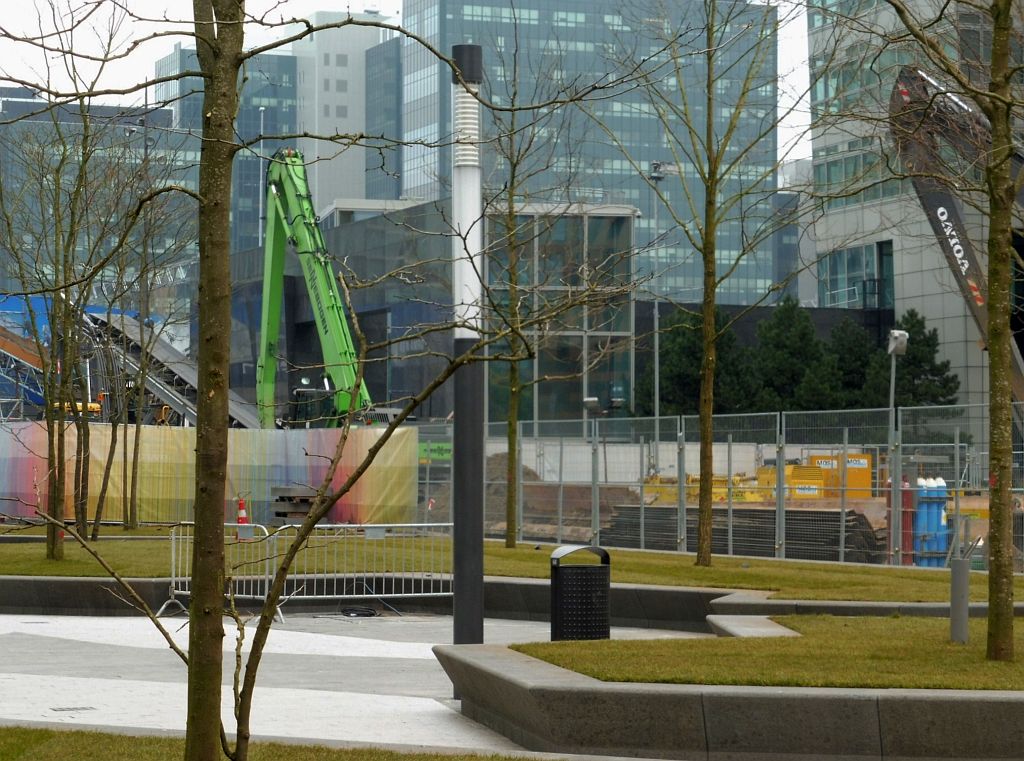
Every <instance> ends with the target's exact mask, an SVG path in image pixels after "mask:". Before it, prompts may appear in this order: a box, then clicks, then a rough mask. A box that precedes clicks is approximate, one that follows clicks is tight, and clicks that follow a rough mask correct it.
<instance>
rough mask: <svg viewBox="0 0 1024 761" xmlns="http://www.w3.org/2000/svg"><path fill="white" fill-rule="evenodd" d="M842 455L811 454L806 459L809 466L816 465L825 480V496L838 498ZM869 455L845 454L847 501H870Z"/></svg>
mask: <svg viewBox="0 0 1024 761" xmlns="http://www.w3.org/2000/svg"><path fill="white" fill-rule="evenodd" d="M842 457H843V455H842V454H834V455H825V454H812V455H811V456H810V457H808V458H807V459H808V462H809V464H811V465H817V466H818V467H819V468H821V472H822V474H823V475H824V479H825V496H826V497H838V496H839V492H840V489H841V487H842V477H843V471H842V467H841V466H842ZM871 496H872V495H871V455H870V454H863V453H859V452H858V453H856V454H854V453H847V455H846V497H847V499H871Z"/></svg>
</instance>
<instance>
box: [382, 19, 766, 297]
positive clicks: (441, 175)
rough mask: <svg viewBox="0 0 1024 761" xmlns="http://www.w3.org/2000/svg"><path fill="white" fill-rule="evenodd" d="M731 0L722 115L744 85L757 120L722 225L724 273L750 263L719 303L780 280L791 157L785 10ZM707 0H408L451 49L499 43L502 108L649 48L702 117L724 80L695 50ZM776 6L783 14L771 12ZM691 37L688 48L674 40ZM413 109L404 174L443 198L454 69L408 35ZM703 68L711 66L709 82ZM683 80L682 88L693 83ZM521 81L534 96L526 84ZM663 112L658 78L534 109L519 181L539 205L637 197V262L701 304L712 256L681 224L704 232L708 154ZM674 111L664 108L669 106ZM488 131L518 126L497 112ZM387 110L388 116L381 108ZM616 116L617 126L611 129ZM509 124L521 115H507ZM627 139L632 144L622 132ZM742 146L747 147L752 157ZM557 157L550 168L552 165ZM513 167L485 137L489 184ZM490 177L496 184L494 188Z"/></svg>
mask: <svg viewBox="0 0 1024 761" xmlns="http://www.w3.org/2000/svg"><path fill="white" fill-rule="evenodd" d="M725 6H728V10H726V11H722V12H723V14H724V13H730V14H731V16H732V17H731V18H730V20H729V24H730V29H729V35H728V40H729V43H728V44H727V45H723V46H722V47H721V50H720V51H718V54H717V60H716V66H717V67H718V70H719V71H720V72H725V73H724V74H723V75H722V76H720V77H718V78H716V79H715V81H714V83H713V87H714V95H715V99H714V104H715V105H714V106H713V107H714V108H715V109H716V113H715V114H713V119H714V124H715V125H716V131H717V132H718V133H719V134H722V132H723V131H724V129H725V126H726V124H727V122H728V120H729V118H730V116H731V115H732V114H733V113H734V111H736V110H737V109H736V108H734V107H733V106H732V105H731V104H734V103H736V102H738V101H737V99H738V97H739V93H740V91H741V90H742V91H744V92H745V94H746V96H747V98H748V99H747V101H746V102H745V104H744V105H743V109H744V110H743V118H741V119H740V120H739V122H738V124H737V129H736V132H735V134H734V135H733V137H732V139H731V145H732V146H733V149H732V150H731V151H730V153H729V155H727V157H726V158H727V159H728V160H733V159H737V158H738V159H739V160H738V161H736V163H735V165H734V166H733V168H732V170H731V172H730V175H729V178H728V179H727V186H726V187H725V189H724V191H723V193H724V195H726V196H728V195H730V194H732V195H737V194H744V191H749V192H747V193H745V195H746V200H745V201H743V202H740V203H737V204H736V205H735V206H734V208H733V209H732V211H730V212H729V213H727V214H725V215H724V216H723V219H722V220H721V221H720V222H721V223H720V226H719V232H718V235H717V237H716V241H717V245H718V249H719V250H718V261H719V270H720V272H722V273H723V274H724V272H725V271H726V269H728V268H730V267H731V266H732V265H734V264H736V262H737V261H738V265H737V266H736V267H735V269H734V270H733V271H732V272H731V274H730V276H729V277H728V278H726V279H724V281H723V282H722V284H721V287H720V290H719V301H720V302H721V303H723V304H728V303H732V304H747V303H752V302H754V301H756V300H757V299H759V298H760V297H763V296H764V294H765V292H766V291H767V290H768V288H769V286H770V285H771V283H772V282H773V277H774V268H773V251H772V248H773V247H772V241H771V240H770V236H767V237H766V239H765V240H763V241H761V242H760V243H758V244H757V245H756V246H754V247H753V249H752V250H751V247H750V246H749V244H745V243H744V240H747V241H749V240H750V239H751V238H753V237H756V232H755V228H757V229H763V225H764V223H765V221H766V220H768V219H770V217H771V214H772V202H771V199H770V194H771V191H772V190H774V187H775V180H774V172H773V171H772V167H773V166H774V164H775V161H776V135H775V129H774V126H773V124H774V121H775V104H776V62H775V57H776V53H775V33H774V18H775V16H774V11H773V10H771V9H766V8H765V6H758V5H752V4H751V5H744V4H734V3H724V4H719V6H718V7H725ZM703 12H704V4H703V3H697V2H691V0H684V2H680V3H674V4H665V3H662V4H658V5H657V6H654V5H652V6H651V8H645V7H644V6H642V5H636V6H628V7H627V6H624V5H623V4H621V3H612V2H609V1H608V0H596V1H594V0H589V1H584V0H560V1H559V2H552V1H551V0H524V2H521V3H506V2H502V3H495V4H492V5H473V4H467V3H463V2H454V1H453V0H406V2H405V3H404V8H403V15H402V18H403V24H404V25H405V26H406V27H407V28H408V29H409V30H410V31H412V32H414V33H415V34H417V35H419V36H421V37H423V38H424V39H426V40H427V41H429V42H430V43H431V44H433V45H434V46H435V47H436V48H437V49H438V50H440V51H441V52H449V51H450V50H451V47H452V46H453V45H455V44H464V43H472V44H479V45H481V46H482V48H483V58H484V68H485V84H484V85H483V87H482V94H483V95H484V97H486V98H488V99H490V100H491V101H493V102H494V103H496V104H498V105H502V106H509V105H515V104H516V103H515V102H516V101H518V103H519V104H520V105H521V104H522V103H524V102H535V101H540V100H544V99H545V98H549V97H558V96H559V93H560V92H561V93H562V97H564V93H565V92H567V91H573V90H574V89H575V88H576V87H577V85H579V86H585V85H587V84H589V83H593V82H595V81H597V80H599V79H601V78H603V79H604V81H605V82H606V83H612V82H613V80H615V79H616V77H617V76H618V72H621V71H624V70H625V66H624V65H623V64H624V62H629V61H635V60H638V59H645V60H646V61H647V62H648V64H652V63H653V64H654V65H661V66H662V67H663V68H661V69H660V70H659V72H658V74H657V76H658V77H659V84H658V87H659V90H660V91H661V92H662V93H663V94H667V95H669V96H670V97H671V98H672V99H673V101H674V102H676V103H681V102H682V94H683V93H685V96H686V98H687V99H688V101H689V109H688V111H689V116H690V117H691V118H690V121H691V123H693V124H695V125H697V124H699V125H703V123H704V115H703V113H704V106H705V103H706V102H708V99H707V97H706V94H707V91H708V88H707V85H706V83H705V81H704V79H706V75H702V74H701V73H700V72H701V70H702V67H701V65H700V64H699V63H698V62H696V59H693V58H691V57H692V56H694V54H695V53H696V51H698V50H700V49H701V48H703V47H704V43H705V40H704V37H703V35H702V33H701V30H702V28H703V26H704V24H703V21H702V20H701V18H700V16H701V15H702V14H703ZM765 14H767V16H766V15H765ZM668 40H672V41H673V42H672V43H671V44H673V45H676V46H677V48H676V53H675V57H674V59H673V56H671V55H669V53H668V52H666V51H667V49H668V47H670V45H668V44H667V41H668ZM400 44H401V58H400V67H401V81H402V87H401V97H402V113H401V119H400V121H399V120H392V123H391V127H392V129H394V130H396V132H395V133H393V135H392V136H395V137H401V138H402V139H403V141H404V144H403V148H402V154H401V172H400V183H401V187H400V190H399V195H400V197H402V198H406V199H422V200H430V199H436V198H441V197H445V196H447V195H448V194H449V193H450V189H449V178H450V174H451V172H450V166H451V152H450V150H449V149H448V147H447V144H448V142H449V141H450V139H451V116H450V112H451V73H450V70H449V69H448V68H447V66H446V65H444V64H443V63H440V62H438V61H437V59H436V58H435V57H434V56H433V55H432V54H430V53H429V52H428V51H426V50H424V49H423V48H422V46H420V45H418V44H416V43H415V42H412V41H410V40H408V39H403V40H401V43H400ZM755 49H757V50H758V51H759V54H760V53H763V55H764V60H763V62H762V65H761V67H760V68H759V69H758V71H763V72H764V76H763V77H761V78H760V79H757V80H756V81H755V82H754V83H753V86H751V83H750V82H745V81H744V79H743V78H744V77H745V76H746V74H747V72H748V71H750V69H751V67H750V66H749V65H748V64H749V62H750V59H751V57H752V55H753V53H752V51H753V50H755ZM673 61H675V62H680V63H681V64H683V68H684V69H685V71H686V72H687V73H688V74H689V75H690V76H688V77H687V78H686V79H685V81H683V82H682V83H680V82H677V81H676V78H675V76H674V75H673V72H672V71H671V69H672V65H671V64H672V63H673ZM702 76H703V79H702ZM680 87H681V88H682V90H680ZM514 90H518V97H516V96H514V95H513V91H514ZM385 99H386V95H385V94H383V93H381V94H379V95H375V94H373V93H370V92H369V91H368V100H367V108H368V115H367V122H368V124H369V123H372V122H373V120H374V118H375V117H374V112H375V111H380V110H382V109H383V108H384V107H386V105H387V104H386V102H385ZM658 111H659V109H658V107H657V106H656V104H655V103H654V102H652V100H651V98H650V97H649V96H648V95H646V94H645V93H644V91H643V89H642V88H636V87H631V86H621V87H616V86H614V85H612V86H611V87H609V89H608V90H606V91H605V92H603V93H602V97H601V98H594V99H592V100H589V101H587V102H585V103H583V104H580V105H575V106H567V107H564V108H558V109H547V110H541V111H538V112H536V113H532V112H531V113H529V114H527V113H522V114H520V116H519V119H520V126H521V125H522V124H524V123H526V122H530V121H533V122H534V124H533V127H531V130H532V132H533V135H532V136H533V137H534V138H535V140H534V150H535V154H534V164H533V166H532V167H531V169H530V174H531V176H530V178H529V180H528V181H526V182H525V183H524V184H523V185H522V186H521V187H519V188H517V192H518V193H520V194H521V195H523V197H524V200H529V201H538V202H564V201H571V202H583V203H613V204H626V205H629V206H633V207H636V208H638V209H639V210H640V212H641V217H640V219H638V220H637V222H636V241H637V244H638V246H639V255H638V257H637V261H636V266H635V270H636V274H637V275H638V276H640V277H644V276H646V275H656V277H655V278H654V280H653V281H652V283H651V285H650V290H651V291H653V292H654V293H655V294H661V295H663V296H669V297H671V298H673V299H674V300H678V301H688V302H693V301H698V300H699V299H700V295H701V292H702V279H701V272H702V262H701V260H700V257H699V256H698V255H696V253H695V251H694V247H693V245H692V242H691V241H690V240H688V239H687V236H686V235H685V234H683V233H682V231H681V230H680V229H679V224H678V223H682V224H684V225H687V226H689V227H690V228H691V229H692V228H693V226H694V225H695V223H696V221H697V220H695V219H694V218H693V215H692V214H689V213H687V212H686V211H685V210H686V209H689V208H693V209H697V210H699V209H701V207H702V206H703V200H702V198H703V187H704V186H703V184H702V183H701V181H700V179H699V177H698V174H699V173H698V169H697V167H696V166H695V165H694V163H693V162H692V161H690V160H688V159H687V158H686V156H685V155H684V154H683V153H682V152H680V150H679V148H680V147H681V146H687V145H689V137H688V136H687V134H686V132H685V130H686V125H685V123H684V120H683V119H681V118H668V119H666V118H662V117H659V113H658ZM662 113H663V114H664V110H663V109H662ZM484 118H485V122H486V123H485V126H484V129H485V133H486V134H488V135H489V136H490V137H495V136H497V135H500V134H501V133H502V131H503V128H502V127H499V126H498V124H497V122H496V119H507V118H508V116H507V113H506V114H504V115H499V116H498V117H494V116H493V115H492V114H490V112H488V111H487V110H486V109H485V110H484ZM379 121H380V122H381V123H385V120H383V119H381V120H379ZM605 128H606V129H607V130H608V131H610V132H611V133H612V134H613V135H614V136H615V137H614V139H612V138H610V137H609V135H608V134H607V132H606V131H605ZM504 129H506V131H507V128H504ZM616 142H618V143H620V145H617V144H616ZM741 156H742V158H740V157H741ZM654 162H659V163H660V164H661V165H662V166H665V167H670V168H671V169H672V176H669V177H666V178H665V179H664V180H663V181H661V182H660V183H659V189H660V191H661V193H662V194H663V196H664V197H665V198H666V202H667V203H668V204H669V205H670V206H671V208H672V209H673V210H674V212H675V219H673V215H672V214H669V213H668V210H667V209H666V208H665V207H661V208H660V209H658V208H657V206H658V205H657V204H655V203H654V201H655V198H656V196H655V194H654V192H653V191H652V189H651V187H650V184H649V183H648V181H647V180H645V175H649V174H650V171H651V166H652V164H653V163H654ZM538 169H542V171H537V170H538ZM507 176H508V161H507V158H506V157H504V156H500V155H499V153H498V152H496V151H495V150H494V149H493V147H488V148H487V149H485V156H484V178H485V179H484V181H485V185H486V188H489V189H491V190H492V191H494V192H496V193H497V192H500V189H501V188H502V186H503V183H504V182H505V181H506V179H507ZM486 188H485V192H486Z"/></svg>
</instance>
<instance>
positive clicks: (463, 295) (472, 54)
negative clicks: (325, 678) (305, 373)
mask: <svg viewBox="0 0 1024 761" xmlns="http://www.w3.org/2000/svg"><path fill="white" fill-rule="evenodd" d="M452 58H453V60H454V62H455V68H456V69H457V71H458V72H459V73H461V77H462V78H461V81H460V79H459V76H458V75H457V74H456V73H455V72H453V73H452V126H453V128H454V132H455V140H454V144H453V145H452V291H453V292H452V304H453V305H454V318H455V340H454V344H455V345H454V350H455V356H456V357H461V356H464V355H467V354H470V353H472V352H473V351H474V349H475V347H476V344H477V342H478V341H479V339H480V330H481V328H482V327H483V325H482V323H481V314H480V310H481V304H482V303H483V298H482V295H483V294H482V292H481V291H482V285H481V280H480V278H481V274H480V273H481V264H482V262H481V252H482V250H483V225H484V219H483V207H482V198H483V194H482V171H481V168H480V104H479V103H478V101H477V99H476V97H475V93H476V92H477V90H478V89H479V86H480V83H481V82H482V81H483V61H482V51H481V48H480V46H479V45H455V46H453V47H452ZM463 83H465V84H463ZM454 387H455V406H454V410H455V420H454V431H453V437H452V448H453V453H452V454H453V456H452V463H453V466H452V467H453V472H452V521H453V523H454V527H453V530H452V534H453V548H452V554H453V569H452V570H453V577H454V578H453V581H452V596H453V598H454V599H453V618H454V623H453V642H454V643H455V644H456V645H467V644H479V643H482V642H483V641H484V544H483V542H484V506H483V497H484V366H483V363H482V362H479V361H471V362H469V363H468V364H466V365H464V366H462V367H460V368H459V369H458V370H457V371H456V373H455V377H454Z"/></svg>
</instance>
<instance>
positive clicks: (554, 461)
mask: <svg viewBox="0 0 1024 761" xmlns="http://www.w3.org/2000/svg"><path fill="white" fill-rule="evenodd" d="M591 430H592V426H591V425H590V424H589V422H588V421H584V420H562V421H543V422H538V423H532V422H526V423H520V424H519V442H520V461H519V468H518V505H517V510H518V517H519V538H521V539H523V540H524V541H528V542H556V543H559V544H561V543H563V542H569V543H576V544H579V543H587V542H589V541H590V540H591V534H592V530H591V526H592V523H593V521H592V512H593V503H594V493H593V488H592V487H593V479H592V474H591V470H592V466H593V461H594V458H593V456H592V454H593V453H592V449H591V445H590V435H589V434H588V432H589V431H591Z"/></svg>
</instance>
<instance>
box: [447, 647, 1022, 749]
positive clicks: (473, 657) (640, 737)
mask: <svg viewBox="0 0 1024 761" xmlns="http://www.w3.org/2000/svg"><path fill="white" fill-rule="evenodd" d="M434 653H435V654H436V656H437V658H438V660H439V661H440V663H441V665H442V666H443V667H444V669H445V671H446V672H447V673H448V676H449V677H450V678H451V680H452V683H453V685H454V686H455V691H456V693H457V694H458V695H459V696H460V697H461V699H462V712H463V713H464V714H466V715H467V716H468V717H470V718H472V719H474V720H476V721H479V722H480V723H482V724H485V725H487V726H489V727H491V728H492V729H495V730H496V731H498V732H500V733H501V734H503V735H505V736H506V737H508V738H510V739H511V740H513V741H514V742H517V743H519V744H520V745H523V746H524V747H526V748H529V749H531V750H539V751H549V752H556V753H592V754H600V755H616V756H647V757H654V758H688V759H689V758H700V759H708V761H811V760H812V759H823V758H824V759H830V760H831V761H846V760H848V759H849V760H853V759H857V760H858V761H861V760H863V759H883V758H884V759H893V760H894V761H896V760H898V759H917V760H918V761H923V760H924V759H1011V758H1017V759H1019V758H1021V757H1022V756H1024V720H1022V716H1024V693H1022V692H971V691H960V690H873V689H818V688H794V687H727V686H708V685H667V684H624V683H606V682H601V681H598V680H596V679H591V678H590V677H586V676H583V675H581V674H576V673H574V672H571V671H566V670H565V669H561V668H558V667H557V666H552V665H550V664H547V663H544V662H542V661H538V660H536V659H533V658H530V657H528V656H525V655H523V654H521V653H517V652H515V651H512V650H509V649H507V648H504V647H500V646H495V645H458V646H456V645H439V646H437V647H435V648H434Z"/></svg>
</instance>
